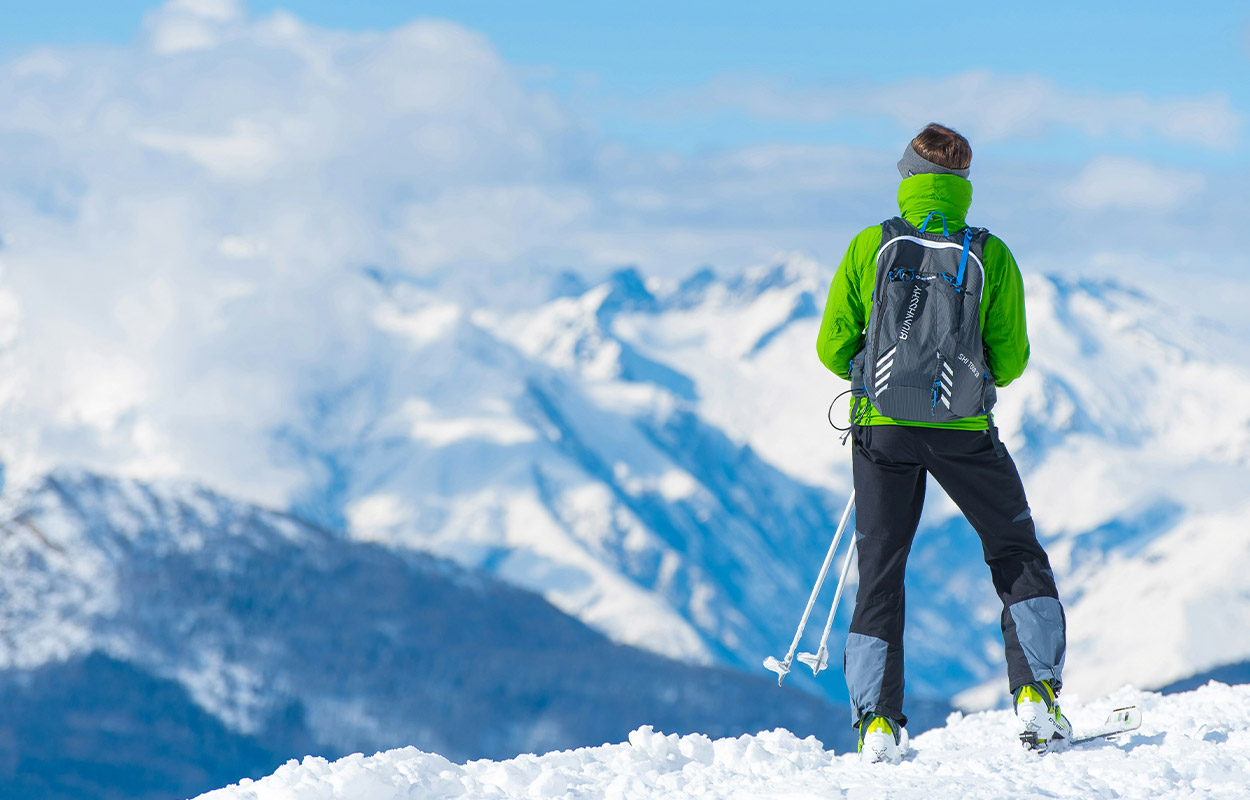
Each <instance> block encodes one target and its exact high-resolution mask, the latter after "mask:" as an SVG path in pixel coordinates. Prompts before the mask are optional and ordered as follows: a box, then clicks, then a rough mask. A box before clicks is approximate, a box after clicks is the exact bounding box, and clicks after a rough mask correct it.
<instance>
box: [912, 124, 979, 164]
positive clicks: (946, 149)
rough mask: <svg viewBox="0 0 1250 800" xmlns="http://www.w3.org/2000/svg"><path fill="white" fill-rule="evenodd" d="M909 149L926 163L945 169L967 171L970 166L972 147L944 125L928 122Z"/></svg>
mask: <svg viewBox="0 0 1250 800" xmlns="http://www.w3.org/2000/svg"><path fill="white" fill-rule="evenodd" d="M911 149H912V150H915V151H916V155H918V156H920V157H921V158H923V159H924V160H926V161H931V162H933V163H934V164H937V165H938V166H939V167H946V168H947V169H968V167H970V166H971V165H972V145H970V144H968V140H967V139H965V138H964V137H963V136H962V135H960V133H959V131H956V130H952V129H950V128H948V127H946V126H945V125H939V124H937V123H936V122H930V123H929V124H928V125H926V126H924V129H923V130H922V131H920V133H918V134H916V138H915V139H912V140H911Z"/></svg>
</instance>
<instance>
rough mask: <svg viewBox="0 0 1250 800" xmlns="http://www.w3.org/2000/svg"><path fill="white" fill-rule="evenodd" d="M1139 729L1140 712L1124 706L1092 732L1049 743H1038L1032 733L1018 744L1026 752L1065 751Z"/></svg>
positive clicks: (1022, 736) (1022, 735) (1024, 735)
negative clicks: (1075, 746)
mask: <svg viewBox="0 0 1250 800" xmlns="http://www.w3.org/2000/svg"><path fill="white" fill-rule="evenodd" d="M1140 727H1141V710H1140V709H1139V708H1137V706H1125V707H1124V708H1117V709H1115V710H1114V711H1112V712H1111V713H1110V714H1109V715H1107V720H1106V722H1104V723H1103V724H1102V725H1101V726H1099V727H1097V728H1093V729H1092V730H1088V731H1084V732H1082V733H1080V734H1075V733H1074V734H1073V736H1072V737H1071V738H1070V739H1068V740H1067V741H1066V742H1065V741H1064V740H1063V739H1059V738H1056V739H1052V740H1051V741H1049V742H1043V741H1039V740H1038V738H1037V736H1036V735H1035V734H1032V733H1022V734H1020V744H1022V745H1024V747H1025V748H1026V749H1028V750H1037V751H1039V752H1057V751H1059V750H1063V749H1066V748H1067V746H1068V745H1073V744H1085V743H1086V742H1092V741H1095V740H1097V739H1106V738H1109V737H1111V736H1115V735H1117V734H1120V733H1128V732H1129V731H1135V730H1137V729H1138V728H1140Z"/></svg>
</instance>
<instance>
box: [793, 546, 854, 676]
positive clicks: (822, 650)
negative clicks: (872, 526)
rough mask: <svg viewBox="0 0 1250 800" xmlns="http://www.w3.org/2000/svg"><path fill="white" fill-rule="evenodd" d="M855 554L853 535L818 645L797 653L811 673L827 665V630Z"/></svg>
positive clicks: (818, 672) (831, 622)
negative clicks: (813, 650) (806, 651)
mask: <svg viewBox="0 0 1250 800" xmlns="http://www.w3.org/2000/svg"><path fill="white" fill-rule="evenodd" d="M854 554H855V536H854V535H852V536H851V546H850V547H849V548H847V551H846V561H844V562H842V575H841V577H839V578H838V590H837V591H836V592H834V593H833V606H832V607H831V608H830V609H829V619H827V620H825V632H824V633H822V634H821V635H820V647H819V648H818V649H817V650H816V652H815V653H814V654H813V653H799V661H802V662H803V663H804V664H806V665H807V666H809V667H811V668H812V674H813V675H819V674H820V671H821V670H822V669H824V668H825V667H827V666H829V631H830V630H831V629H832V628H833V615H834V613H835V612H836V611H837V610H838V601H839V600H841V599H842V590H843V589H844V588H845V587H846V576H847V573H849V572H850V571H851V556H853V555H854Z"/></svg>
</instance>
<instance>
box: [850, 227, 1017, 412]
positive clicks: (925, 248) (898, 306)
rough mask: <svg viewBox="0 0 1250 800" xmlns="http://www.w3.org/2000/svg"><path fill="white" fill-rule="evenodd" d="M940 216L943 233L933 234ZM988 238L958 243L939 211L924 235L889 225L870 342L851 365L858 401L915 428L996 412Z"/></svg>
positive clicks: (978, 231) (978, 232) (974, 233)
mask: <svg viewBox="0 0 1250 800" xmlns="http://www.w3.org/2000/svg"><path fill="white" fill-rule="evenodd" d="M935 214H936V215H937V216H939V217H942V233H941V234H936V233H925V232H924V229H925V227H927V225H928V223H929V219H930V218H932V217H933V216H934V215H935ZM989 235H990V234H989V231H987V230H985V229H984V228H965V229H964V230H962V231H957V232H956V233H955V235H954V236H951V235H949V234H948V233H947V232H946V218H945V216H943V215H942V214H941V213H939V212H933V213H931V214H929V216H928V217H925V221H924V223H922V224H921V226H920V227H919V228H916V227H915V226H913V225H911V224H910V223H908V222H907V221H905V220H903V219H900V218H898V217H895V218H894V219H891V220H887V221H885V222H883V223H881V249H880V250H878V251H877V277H876V284H875V289H874V290H873V303H872V313H871V314H870V315H869V319H868V330H867V341H866V342H865V344H864V349H863V350H861V351H859V353H858V354H856V356H855V358H854V359H853V360H852V361H851V390H852V392H853V394H854V396H855V397H857V398H867V399H868V400H869V401H870V402H871V403H872V405H873V407H874V408H876V410H877V411H878V412H880V413H881V414H884V415H885V416H887V417H892V418H894V419H900V420H908V421H911V422H953V421H955V420H958V419H962V418H964V417H974V416H980V415H982V414H988V413H989V411H990V409H991V408H993V407H994V401H995V399H996V395H995V392H994V378H993V376H992V375H991V374H990V371H989V369H988V366H987V364H986V358H985V343H984V342H983V341H982V339H981V289H982V287H983V286H984V284H985V267H984V265H983V262H982V258H981V256H982V252H983V250H984V247H985V240H986V239H987V238H989Z"/></svg>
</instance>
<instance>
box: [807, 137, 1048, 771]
mask: <svg viewBox="0 0 1250 800" xmlns="http://www.w3.org/2000/svg"><path fill="white" fill-rule="evenodd" d="M971 160H972V150H971V147H970V146H969V145H968V142H967V140H966V139H964V138H963V137H962V136H960V135H959V134H958V133H956V132H955V131H953V130H951V129H949V128H946V127H944V126H941V125H936V124H931V125H929V126H926V127H925V129H924V130H922V131H921V132H920V134H919V135H917V136H916V138H915V139H913V140H912V142H911V143H910V144H909V145H908V147H907V150H906V151H905V152H904V155H903V158H902V159H901V160H900V161H899V163H898V168H899V172H900V174H901V175H902V178H903V180H902V182H901V184H900V185H899V191H898V202H899V212H900V216H901V217H902V220H904V221H905V222H904V223H898V222H897V221H895V224H903V225H910V226H915V227H916V228H923V229H924V230H926V231H930V232H944V233H949V234H951V235H952V236H953V235H955V234H957V233H959V232H961V231H964V230H965V229H967V230H968V231H969V234H970V235H969V236H966V237H964V239H963V241H964V245H963V247H964V253H963V259H964V260H966V259H968V250H969V248H970V246H971V245H970V242H971V241H972V236H971V229H968V228H967V214H968V210H969V207H970V205H971V202H972V184H971V183H970V182H969V181H968V174H969V168H970V165H971ZM926 222H928V223H929V224H928V225H927V226H926V225H925V223H926ZM890 224H891V223H889V222H887V223H885V224H884V225H876V226H873V227H870V228H867V229H865V230H864V231H862V232H861V233H860V234H859V235H858V236H856V237H855V238H854V239H853V240H852V242H851V244H850V246H849V247H848V249H847V253H846V256H845V257H844V258H843V260H842V263H841V265H840V266H839V267H838V271H837V273H836V274H835V276H834V278H833V281H832V282H831V284H830V287H829V296H828V300H827V301H826V305H825V312H824V317H823V319H822V321H821V326H820V333H819V336H818V339H817V353H818V356H819V358H820V360H821V362H822V363H824V365H825V366H826V367H828V368H829V369H830V370H832V371H833V372H834V373H836V374H837V375H839V376H841V377H842V378H845V379H848V380H850V379H851V378H852V362H853V361H854V360H855V359H856V357H857V356H860V358H861V363H860V364H859V365H858V368H857V369H858V370H865V369H866V370H871V371H872V374H871V375H870V376H869V380H871V379H873V378H880V377H881V376H882V375H885V376H886V377H887V380H878V381H877V382H876V383H875V384H872V385H870V386H869V390H868V391H867V392H858V393H861V394H866V397H864V399H863V400H862V401H860V402H857V403H856V404H855V406H854V410H853V412H852V441H853V455H852V462H853V468H854V474H855V491H856V512H855V517H856V540H857V547H858V560H859V574H860V582H859V590H858V592H857V595H856V605H855V612H854V615H853V617H852V620H851V627H850V632H849V634H848V636H847V643H846V650H845V654H844V673H845V675H846V680H847V686H848V688H849V690H850V696H851V704H852V712H853V722H854V724H855V725H856V726H857V727H858V728H859V730H860V745H861V752H863V753H864V754H865V757H867V758H869V759H871V760H890V761H897V760H898V759H899V758H901V755H902V752H901V751H902V749H904V747H905V733H904V732H903V731H902V728H903V726H904V725H905V724H906V721H907V718H906V715H905V714H904V713H903V624H904V602H903V577H904V572H905V568H906V562H907V555H908V552H909V551H910V549H911V546H912V540H913V538H914V537H915V533H916V528H917V526H918V524H919V522H920V513H921V509H922V506H923V503H924V493H925V484H926V476H927V475H929V474H931V475H933V477H934V478H935V479H936V480H937V481H938V483H939V484H940V485H941V486H942V488H943V489H944V490H945V491H946V493H947V494H948V495H949V496H950V497H951V499H952V500H953V501H954V502H955V503H956V505H958V506H959V508H960V510H961V511H962V512H963V513H964V515H965V516H966V517H967V518H968V521H969V522H970V523H971V524H972V527H973V528H974V529H975V530H976V531H977V534H978V535H979V536H980V537H981V541H982V545H983V548H984V552H985V560H986V563H987V564H988V565H989V567H990V572H991V577H992V579H993V582H994V587H995V589H996V590H997V592H998V595H999V598H1000V599H1001V600H1002V602H1003V616H1002V628H1003V637H1004V644H1005V647H1006V657H1007V667H1008V678H1009V682H1010V683H1009V689H1010V690H1011V692H1012V693H1013V695H1014V696H1015V698H1016V704H1017V714H1018V717H1019V719H1020V724H1021V730H1020V734H1021V735H1022V736H1024V737H1027V736H1030V735H1032V736H1033V737H1034V741H1035V742H1036V743H1038V745H1039V746H1040V747H1042V748H1045V747H1047V746H1049V747H1054V748H1057V747H1061V746H1063V745H1064V744H1065V743H1066V740H1067V738H1068V737H1069V736H1070V734H1071V729H1070V727H1069V726H1068V725H1067V723H1066V720H1064V719H1063V717H1062V715H1061V714H1060V713H1059V709H1058V705H1057V703H1056V702H1055V696H1056V694H1057V693H1058V691H1059V688H1060V686H1061V684H1062V678H1061V673H1062V669H1063V661H1064V651H1065V630H1064V628H1065V622H1064V616H1063V608H1062V606H1061V605H1060V603H1059V600H1058V591H1057V589H1056V587H1055V582H1054V575H1053V573H1052V571H1051V568H1050V563H1049V561H1048V559H1047V557H1046V553H1045V552H1044V551H1043V549H1042V547H1041V545H1040V544H1039V543H1038V541H1037V536H1036V532H1035V530H1034V526H1033V521H1032V517H1031V513H1030V511H1029V507H1028V501H1027V500H1026V498H1025V493H1024V487H1023V484H1022V483H1021V481H1020V476H1019V473H1018V472H1017V470H1016V467H1015V464H1014V462H1013V461H1012V460H1011V456H1010V455H1008V453H1007V451H1006V448H1005V447H1003V445H1002V443H1001V442H1000V441H999V439H998V435H997V431H996V429H995V428H994V425H993V417H992V416H991V415H990V414H988V413H976V412H974V413H971V414H969V415H968V416H964V417H953V416H952V415H950V414H947V415H945V416H948V417H952V418H951V419H948V420H941V421H939V420H938V419H937V415H936V413H935V414H933V415H932V416H931V417H929V418H926V416H925V415H924V414H920V413H915V414H911V415H910V418H907V419H895V418H892V417H889V416H886V415H884V414H882V413H881V411H880V409H879V408H878V407H877V406H878V405H886V404H885V403H884V401H883V397H884V394H885V391H886V389H888V383H889V381H888V375H889V370H890V369H892V364H893V363H894V357H893V356H894V353H895V352H896V350H897V348H898V346H900V345H901V344H902V343H901V342H896V343H895V349H893V350H886V351H885V352H884V353H883V354H882V355H881V356H880V357H879V358H878V360H882V361H883V363H873V362H872V361H869V362H868V363H866V364H865V363H863V361H862V358H863V356H862V353H863V351H864V348H865V340H866V339H869V338H871V337H869V336H868V328H869V325H870V324H874V325H877V326H878V327H879V326H880V323H879V321H875V320H876V318H874V316H873V313H874V304H875V301H876V299H877V298H876V297H875V291H876V290H878V289H879V288H880V286H881V285H883V283H879V281H878V279H879V277H880V276H879V275H878V269H879V267H880V268H886V269H888V268H889V265H888V264H884V265H883V262H884V261H885V260H886V259H888V258H891V257H892V256H891V255H890V254H889V253H888V252H885V251H883V250H882V245H883V236H882V231H883V229H885V230H896V231H897V229H892V228H890ZM978 235H979V237H980V238H979V239H978V245H977V247H978V249H977V251H976V252H977V253H978V256H977V257H976V262H977V268H978V269H982V270H983V275H979V276H978V277H979V278H980V280H979V281H978V282H973V283H971V284H968V283H965V282H964V281H963V276H960V279H959V281H954V282H953V285H954V290H955V291H956V292H966V291H972V290H974V289H975V290H976V291H979V292H980V302H979V307H978V311H979V319H978V320H977V321H978V322H979V330H980V334H981V339H982V342H981V343H982V345H983V347H984V352H983V353H982V354H976V355H979V356H982V357H983V362H982V363H984V364H985V365H986V367H987V368H988V374H989V375H992V376H993V382H994V384H996V385H997V386H999V387H1002V386H1006V385H1007V384H1009V383H1011V381H1013V380H1015V379H1016V378H1017V377H1019V376H1020V374H1021V373H1022V372H1023V371H1024V368H1025V365H1026V364H1027V363H1028V358H1029V344H1028V336H1027V333H1026V326H1025V315H1024V288H1023V281H1022V279H1021V277H1020V270H1019V267H1018V266H1017V265H1016V262H1015V259H1014V258H1013V257H1012V255H1011V252H1010V250H1008V249H1007V246H1006V245H1005V244H1003V243H1002V242H1001V241H1000V240H999V239H997V238H996V237H994V236H984V235H980V234H978ZM914 238H917V239H924V240H926V241H927V240H929V239H934V240H937V243H936V244H935V245H933V246H939V247H940V246H944V245H943V244H942V242H941V238H942V237H927V236H924V235H921V236H917V237H914ZM887 242H888V240H887ZM922 243H923V242H922ZM960 263H961V271H962V266H963V261H961V262H960ZM899 271H900V272H904V273H906V274H904V275H903V276H902V279H904V280H908V281H912V282H914V283H915V284H916V287H917V288H916V290H915V291H916V295H917V297H918V296H919V293H920V290H921V288H922V287H921V284H920V283H919V282H918V280H917V278H916V276H915V274H913V272H912V271H911V270H910V269H909V270H899ZM891 277H893V276H891ZM925 277H926V278H927V279H930V280H932V279H934V278H935V276H932V275H929V276H925ZM946 277H947V279H949V278H950V276H949V275H948V276H946ZM881 280H882V282H883V281H884V278H882V279H881ZM943 290H944V291H945V290H946V287H943ZM918 306H919V303H918V302H915V301H914V302H913V303H912V305H911V307H909V308H906V309H905V311H904V313H906V314H907V315H908V317H907V319H906V321H905V326H910V325H912V324H913V322H916V321H917V320H913V317H916V316H918V315H919V313H920V312H919V309H918V308H917V307H918ZM876 310H877V311H878V312H880V311H881V309H880V308H877V309H876ZM880 316H881V315H880V313H878V317H880ZM931 316H932V315H931ZM925 324H930V325H935V324H939V323H937V322H933V321H932V320H931V319H930V320H926V321H925ZM903 338H904V339H906V338H908V337H907V330H906V329H905V330H904V333H903ZM912 339H913V342H910V343H908V346H912V345H913V344H914V342H915V341H916V340H923V339H924V337H912ZM911 357H912V358H920V359H921V360H924V359H925V358H928V356H927V355H926V354H924V353H921V354H919V355H916V354H914V353H913V354H912V356H911ZM932 358H933V363H934V364H935V365H936V366H935V367H934V374H935V375H936V376H938V378H939V379H944V376H945V374H946V372H949V371H950V367H949V366H948V363H953V362H954V361H955V359H953V358H951V354H942V353H940V352H935V353H934V354H933V356H932ZM972 369H974V370H975V367H972ZM944 370H945V371H944ZM861 381H862V379H861ZM883 386H885V387H886V389H883V388H882V387H883ZM874 388H875V389H876V390H879V393H874V391H873V389H874ZM942 388H943V387H942V382H941V380H935V382H934V389H933V398H934V408H935V410H936V407H937V403H938V401H939V400H945V399H947V398H943V397H942V396H941V392H942ZM990 392H991V394H992V389H991V390H990ZM914 405H915V404H911V406H909V408H910V407H912V406H914ZM989 405H992V399H991V400H990V401H989V402H988V403H987V404H985V405H984V408H985V409H988V407H989ZM895 407H901V406H895ZM979 411H980V409H978V412H979ZM895 413H897V412H895Z"/></svg>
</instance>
